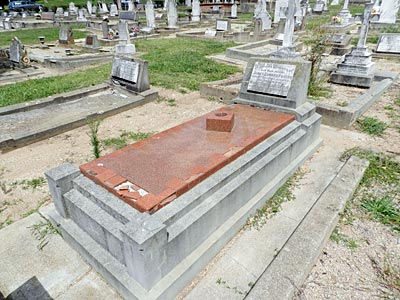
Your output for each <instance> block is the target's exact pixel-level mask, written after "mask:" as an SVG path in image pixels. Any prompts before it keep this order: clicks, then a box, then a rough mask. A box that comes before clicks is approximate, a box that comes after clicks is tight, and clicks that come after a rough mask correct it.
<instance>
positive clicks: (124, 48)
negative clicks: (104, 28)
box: [115, 20, 136, 55]
mask: <svg viewBox="0 0 400 300" xmlns="http://www.w3.org/2000/svg"><path fill="white" fill-rule="evenodd" d="M128 27H129V26H128V22H127V21H126V20H120V21H119V22H118V36H119V43H118V44H117V45H115V54H116V55H133V54H135V53H136V47H135V45H134V44H131V42H130V36H129V28H128Z"/></svg>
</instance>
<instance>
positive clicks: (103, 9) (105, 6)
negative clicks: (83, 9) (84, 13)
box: [101, 2, 108, 13]
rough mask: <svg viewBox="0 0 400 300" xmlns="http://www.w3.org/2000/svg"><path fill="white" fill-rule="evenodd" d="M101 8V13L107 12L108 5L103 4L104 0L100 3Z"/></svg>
mask: <svg viewBox="0 0 400 300" xmlns="http://www.w3.org/2000/svg"><path fill="white" fill-rule="evenodd" d="M101 8H102V11H103V13H108V7H107V4H105V3H104V2H102V3H101Z"/></svg>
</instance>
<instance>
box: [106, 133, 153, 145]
mask: <svg viewBox="0 0 400 300" xmlns="http://www.w3.org/2000/svg"><path fill="white" fill-rule="evenodd" d="M153 134H154V132H131V131H122V133H121V134H120V135H119V137H112V138H107V139H104V140H103V141H102V144H103V145H104V146H105V147H113V148H114V149H121V148H124V147H126V146H128V145H129V144H130V143H131V142H132V141H135V142H136V141H141V140H144V139H146V138H148V137H150V136H152V135H153Z"/></svg>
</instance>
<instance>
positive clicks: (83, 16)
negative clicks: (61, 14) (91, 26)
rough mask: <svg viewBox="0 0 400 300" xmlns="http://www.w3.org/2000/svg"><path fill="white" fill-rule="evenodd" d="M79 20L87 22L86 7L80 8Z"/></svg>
mask: <svg viewBox="0 0 400 300" xmlns="http://www.w3.org/2000/svg"><path fill="white" fill-rule="evenodd" d="M76 20H77V21H81V22H86V21H87V19H86V15H85V10H84V9H79V10H78V17H77V18H76Z"/></svg>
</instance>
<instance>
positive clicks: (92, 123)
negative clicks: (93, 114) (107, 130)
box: [87, 120, 101, 158]
mask: <svg viewBox="0 0 400 300" xmlns="http://www.w3.org/2000/svg"><path fill="white" fill-rule="evenodd" d="M87 124H88V127H89V132H88V134H87V135H88V136H89V137H90V144H91V145H92V153H93V156H94V158H99V157H100V154H101V142H100V139H99V135H98V133H99V127H100V124H101V120H88V121H87Z"/></svg>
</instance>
